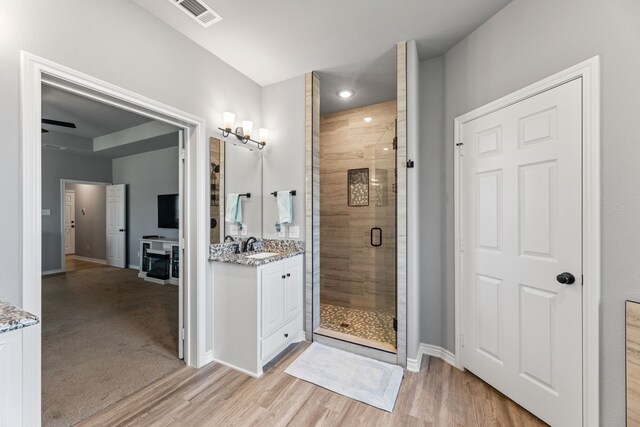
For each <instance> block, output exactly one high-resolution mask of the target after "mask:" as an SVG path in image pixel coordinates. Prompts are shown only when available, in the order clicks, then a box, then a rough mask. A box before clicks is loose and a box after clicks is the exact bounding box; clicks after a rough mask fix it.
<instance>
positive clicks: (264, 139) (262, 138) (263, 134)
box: [258, 128, 269, 144]
mask: <svg viewBox="0 0 640 427" xmlns="http://www.w3.org/2000/svg"><path fill="white" fill-rule="evenodd" d="M258 134H259V135H260V138H259V139H260V142H263V143H265V144H266V143H267V139H268V138H269V129H266V128H260V130H258Z"/></svg>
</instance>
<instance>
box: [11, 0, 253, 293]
mask: <svg viewBox="0 0 640 427" xmlns="http://www.w3.org/2000/svg"><path fill="white" fill-rule="evenodd" d="M23 49H24V50H26V51H29V52H31V53H34V54H36V55H40V56H42V57H45V58H47V59H50V60H52V61H55V62H58V63H61V64H63V65H66V66H68V67H71V68H74V69H76V70H79V71H82V72H85V73H87V74H90V75H92V76H95V77H98V78H101V79H103V80H106V81H108V82H110V83H113V84H115V85H118V86H121V87H124V88H126V89H129V90H131V91H134V92H137V93H140V94H142V95H146V96H148V97H151V98H153V99H156V100H158V101H161V102H164V103H165V104H169V105H171V106H173V107H176V108H179V109H181V110H184V111H187V112H189V113H191V114H195V115H197V116H200V117H203V118H204V119H205V120H206V121H207V134H208V135H212V136H213V135H218V133H217V130H216V128H217V127H218V125H219V124H220V122H221V116H222V112H223V111H226V110H230V111H234V112H235V113H236V114H237V115H238V116H239V117H245V118H247V119H250V120H253V121H254V122H255V123H260V121H261V107H262V105H261V88H260V86H258V85H257V84H256V83H254V82H253V81H251V80H250V79H249V78H247V77H245V76H244V75H242V74H240V73H239V72H238V71H236V70H234V69H233V68H231V67H230V66H229V65H227V64H225V63H224V62H222V61H221V60H220V59H218V58H216V57H215V56H213V55H211V54H210V53H209V52H207V51H205V50H204V49H203V48H202V47H200V46H198V45H197V44H195V43H193V42H192V41H191V40H189V39H187V38H186V37H184V36H182V35H180V34H179V33H177V32H176V31H175V30H173V29H172V28H171V27H169V26H168V25H166V24H164V23H163V22H161V21H160V20H159V19H158V18H156V17H154V16H153V15H151V14H150V13H149V12H147V11H146V10H144V9H142V8H141V7H139V6H138V5H136V4H135V3H134V2H131V1H129V0H109V1H102V0H58V1H41V0H4V1H2V4H1V6H0V93H1V94H2V98H1V100H0V140H2V148H3V155H2V156H1V157H0V182H2V183H4V184H3V185H2V187H1V188H0V199H2V200H3V203H4V208H3V209H2V210H1V211H0V235H2V238H3V243H4V244H3V245H2V246H0V272H2V277H3V281H2V285H0V299H1V300H7V301H9V302H11V303H14V304H17V305H20V302H21V271H20V265H21V262H20V251H18V250H16V248H19V247H20V240H21V234H20V233H21V231H20V226H19V223H20V218H21V217H22V212H21V187H20V184H19V183H20V168H21V166H20V164H21V163H20V132H19V125H20V110H19V107H20V100H19V95H20V85H19V75H20V73H19V69H20V50H23ZM203 249H205V248H203Z"/></svg>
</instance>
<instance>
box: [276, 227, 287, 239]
mask: <svg viewBox="0 0 640 427" xmlns="http://www.w3.org/2000/svg"><path fill="white" fill-rule="evenodd" d="M278 237H281V238H285V237H287V226H286V225H281V226H280V231H278Z"/></svg>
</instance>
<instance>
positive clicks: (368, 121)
mask: <svg viewBox="0 0 640 427" xmlns="http://www.w3.org/2000/svg"><path fill="white" fill-rule="evenodd" d="M371 120H373V119H372V118H371V117H365V118H364V121H365V122H367V123H371Z"/></svg>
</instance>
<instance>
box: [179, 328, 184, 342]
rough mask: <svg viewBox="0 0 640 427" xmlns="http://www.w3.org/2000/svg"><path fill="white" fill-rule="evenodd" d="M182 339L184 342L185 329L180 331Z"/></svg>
mask: <svg viewBox="0 0 640 427" xmlns="http://www.w3.org/2000/svg"><path fill="white" fill-rule="evenodd" d="M180 339H181V340H183V341H184V328H182V329H180Z"/></svg>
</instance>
